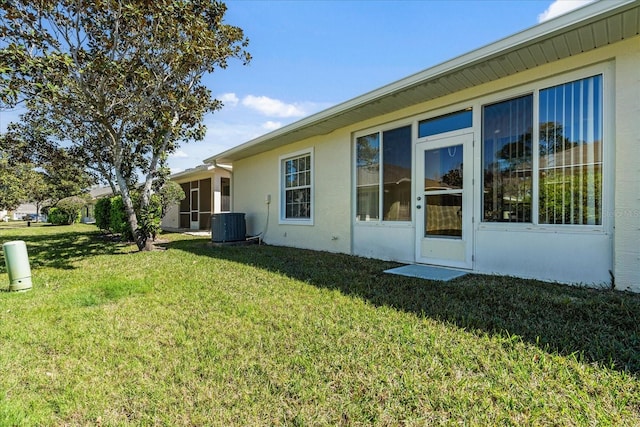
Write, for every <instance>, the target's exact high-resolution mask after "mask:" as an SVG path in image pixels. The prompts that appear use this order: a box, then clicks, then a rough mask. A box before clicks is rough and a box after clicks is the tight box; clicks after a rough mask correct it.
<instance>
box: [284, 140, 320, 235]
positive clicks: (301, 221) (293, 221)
mask: <svg viewBox="0 0 640 427" xmlns="http://www.w3.org/2000/svg"><path fill="white" fill-rule="evenodd" d="M313 151H314V150H313V147H310V148H307V149H304V150H300V151H295V152H293V153H288V154H285V155H282V156H280V157H279V158H278V163H279V177H280V178H279V179H280V182H279V187H280V203H279V210H280V212H279V215H278V218H279V220H278V223H279V224H290V225H313V221H314V220H313V217H314V214H313V212H314V210H315V209H314V207H315V177H314V170H315V163H314V158H313V157H314V156H313ZM306 156H309V161H310V176H311V178H310V179H311V183H310V184H309V189H310V195H309V203H310V205H311V206H310V211H311V212H310V214H309V218H287V217H286V213H287V210H286V209H287V207H286V204H287V197H286V191H287V188H286V187H285V185H286V180H285V173H286V168H285V163H286V162H287V161H288V160H293V159H296V158H300V157H306Z"/></svg>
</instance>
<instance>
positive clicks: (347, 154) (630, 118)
mask: <svg viewBox="0 0 640 427" xmlns="http://www.w3.org/2000/svg"><path fill="white" fill-rule="evenodd" d="M639 66H640V37H634V38H632V39H628V40H625V41H622V42H619V43H615V44H612V45H608V46H604V47H602V48H599V49H596V50H593V51H590V52H588V53H583V54H580V55H576V56H573V57H570V58H567V59H563V60H560V61H556V62H552V63H549V64H546V65H542V66H539V67H536V68H534V69H530V70H527V71H525V72H521V73H518V74H515V75H512V76H509V77H506V78H502V79H500V80H497V81H494V82H491V83H487V84H483V85H479V86H476V87H471V88H468V89H465V90H463V91H460V92H457V93H455V94H452V95H449V96H446V97H442V98H439V99H436V100H433V101H429V102H425V103H422V104H418V105H414V106H411V107H408V108H402V109H399V110H397V111H394V112H393V113H390V114H385V115H381V116H379V117H376V118H374V119H371V120H366V121H363V122H359V123H354V124H353V125H351V126H347V127H345V128H342V129H339V130H337V131H334V132H332V133H331V134H329V135H325V136H323V137H315V138H310V139H306V140H303V141H299V142H297V143H295V144H290V145H288V146H285V147H281V148H278V149H276V150H272V151H268V152H266V153H262V154H259V155H256V156H252V157H248V158H245V159H242V160H238V161H236V162H234V176H233V180H234V184H233V200H234V211H235V212H245V213H246V215H247V227H248V231H249V233H250V234H258V233H260V232H263V231H264V230H266V233H265V235H264V240H265V242H267V243H270V244H275V245H285V246H293V247H299V248H310V249H316V250H326V251H334V252H344V253H351V254H354V255H360V256H366V257H372V258H380V259H390V260H397V261H403V262H415V260H416V244H415V241H416V228H415V218H416V217H415V215H416V211H415V209H414V211H413V213H412V221H411V222H409V223H391V222H376V223H364V222H357V221H355V218H354V217H355V215H354V211H355V201H354V199H355V189H354V187H355V185H354V182H355V170H354V169H355V168H354V135H355V134H356V133H358V134H360V133H363V132H366V130H367V129H373V128H377V129H381V128H382V127H385V126H388V127H392V126H393V125H394V124H398V125H402V124H404V123H414V127H415V123H416V122H417V121H418V120H421V119H424V118H429V117H435V116H438V115H440V114H445V113H447V112H452V111H456V110H457V109H460V108H467V107H473V114H474V117H473V127H472V128H471V129H470V130H467V131H470V132H472V133H473V135H474V141H475V143H474V147H473V153H474V154H473V158H474V165H473V167H474V181H475V186H474V189H473V203H474V209H473V212H474V213H473V214H474V216H475V220H474V224H473V253H474V260H473V271H476V272H482V273H500V274H508V275H514V276H519V277H532V278H539V279H544V280H551V281H558V282H565V283H582V284H590V285H606V284H608V283H610V277H611V275H613V276H614V277H615V285H616V288H618V289H629V290H633V291H636V292H640V245H638V243H637V242H638V241H640V162H638V159H640V120H638V117H640V73H638V67H639ZM587 68H592V69H594V70H596V72H603V73H605V86H604V92H605V95H604V97H605V105H604V110H605V114H604V121H605V130H604V132H605V133H604V139H605V153H604V156H605V170H604V184H603V201H602V202H603V211H602V214H603V225H602V226H601V227H596V228H595V229H589V230H586V227H583V226H578V227H583V228H573V229H572V228H571V227H546V228H545V227H537V228H535V227H533V228H532V227H528V226H527V224H512V225H506V226H505V225H504V224H501V223H491V224H489V223H482V222H481V221H480V219H479V217H480V212H481V209H482V206H481V202H480V199H481V197H480V195H481V185H480V184H479V183H480V182H481V179H482V175H481V154H482V150H481V110H482V105H485V104H488V103H491V102H497V101H502V100H504V99H508V98H509V97H510V96H518V95H520V94H523V93H528V92H529V91H530V90H532V88H537V89H540V88H542V87H541V86H540V85H543V86H544V85H547V84H548V85H550V84H552V83H553V82H554V81H555V80H554V79H555V78H556V77H557V80H559V81H562V80H563V79H565V81H566V79H567V78H569V77H570V76H571V75H572V73H573V74H576V75H580V73H582V70H585V69H587ZM585 72H586V73H588V72H589V70H587V71H585ZM567 76H569V77H567ZM539 82H543V83H539ZM547 82H550V83H547ZM414 142H415V140H414ZM305 149H313V153H314V154H313V159H314V200H313V205H314V216H313V225H291V224H281V223H280V221H279V212H280V209H279V203H280V202H281V195H280V191H281V190H280V178H279V164H280V161H281V158H282V156H286V155H287V154H288V153H294V152H298V151H300V150H305ZM413 167H414V169H415V159H413ZM267 195H271V201H272V202H271V204H270V205H268V206H267V205H266V204H265V197H266V196H267ZM414 196H415V194H414ZM414 200H415V198H414ZM267 208H268V210H269V215H268V216H269V221H268V226H267V227H266V228H265V226H264V224H265V221H266V218H267ZM559 260H560V261H559ZM609 270H611V273H610V272H609Z"/></svg>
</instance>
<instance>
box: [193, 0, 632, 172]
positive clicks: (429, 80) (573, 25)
mask: <svg viewBox="0 0 640 427" xmlns="http://www.w3.org/2000/svg"><path fill="white" fill-rule="evenodd" d="M638 34H640V0H600V1H596V2H593V3H590V4H588V5H587V6H584V7H582V8H580V9H577V10H575V11H573V12H570V13H568V14H566V15H562V16H559V17H557V18H554V19H551V20H549V21H547V22H544V23H542V24H539V25H536V26H534V27H532V28H529V29H527V30H524V31H522V32H519V33H516V34H514V35H512V36H510V37H507V38H504V39H502V40H499V41H497V42H495V43H492V44H490V45H487V46H484V47H481V48H479V49H476V50H474V51H472V52H469V53H467V54H464V55H461V56H458V57H456V58H454V59H451V60H449V61H446V62H443V63H441V64H439V65H436V66H434V67H431V68H428V69H426V70H424V71H421V72H419V73H416V74H413V75H411V76H409V77H406V78H404V79H401V80H398V81H396V82H394V83H391V84H388V85H386V86H383V87H381V88H379V89H376V90H374V91H371V92H368V93H365V94H364V95H361V96H359V97H357V98H353V99H351V100H349V101H346V102H344V103H341V104H338V105H336V106H334V107H331V108H329V109H327V110H324V111H321V112H319V113H316V114H314V115H311V116H309V117H306V118H304V119H301V120H299V121H297V122H295V123H292V124H290V125H287V126H284V127H282V128H280V129H277V130H275V131H273V132H270V133H268V134H265V135H262V136H260V137H258V138H256V139H253V140H251V141H249V142H246V143H244V144H241V145H239V146H237V147H234V148H231V149H229V150H227V151H225V152H223V153H220V154H218V155H215V156H213V157H211V158H208V159H206V160H205V163H216V162H221V163H231V162H233V161H234V160H239V159H242V158H245V157H249V156H252V155H255V154H258V153H262V152H265V151H268V150H271V149H273V148H276V147H279V146H282V145H286V144H290V143H293V142H296V141H300V140H302V139H305V138H309V137H313V136H318V135H325V134H328V133H330V132H333V131H334V130H336V129H340V128H342V127H345V126H349V125H351V124H353V123H357V122H360V121H363V120H367V119H370V118H373V117H376V116H379V115H382V114H386V113H390V112H393V111H396V110H399V109H401V108H405V107H408V106H411V105H414V104H418V103H421V102H425V101H428V100H432V99H436V98H439V97H442V96H445V95H448V94H451V93H455V92H458V91H460V90H463V89H466V88H469V87H473V86H477V85H480V84H483V83H488V82H490V81H493V80H497V79H500V78H503V77H506V76H509V75H512V74H516V73H518V72H521V71H525V70H528V69H531V68H535V67H538V66H540V65H543V64H547V63H550V62H554V61H557V60H559V59H563V58H566V57H569V56H573V55H577V54H580V53H583V52H587V51H590V50H593V49H597V48H599V47H602V46H605V45H608V44H612V43H615V42H618V41H621V40H624V39H628V38H632V37H635V36H637V35H638Z"/></svg>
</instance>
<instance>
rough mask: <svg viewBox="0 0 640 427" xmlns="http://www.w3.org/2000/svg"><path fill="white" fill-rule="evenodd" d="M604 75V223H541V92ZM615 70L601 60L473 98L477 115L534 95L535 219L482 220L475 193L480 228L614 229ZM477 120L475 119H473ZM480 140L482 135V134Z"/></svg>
mask: <svg viewBox="0 0 640 427" xmlns="http://www.w3.org/2000/svg"><path fill="white" fill-rule="evenodd" d="M597 74H601V75H602V115H603V117H602V139H603V147H602V150H603V151H602V184H601V185H602V193H601V197H602V200H601V203H602V213H601V215H602V223H601V224H599V225H586V224H541V223H539V220H538V215H539V210H538V209H539V206H538V204H539V200H538V197H539V176H538V171H539V148H540V147H539V127H538V126H539V100H540V98H539V97H540V91H541V90H544V89H547V88H550V87H554V86H557V85H562V84H566V83H570V82H573V81H576V80H581V79H585V78H589V77H592V76H594V75H597ZM614 88H615V85H614V72H613V65H612V63H610V62H609V63H600V64H595V65H590V66H587V67H584V68H579V69H576V70H573V71H568V72H566V73H562V74H558V75H555V76H552V77H549V78H544V79H540V80H536V81H534V82H530V83H526V84H523V85H518V86H515V87H514V88H512V89H508V90H505V91H502V92H498V93H494V94H491V95H490V96H484V97H481V98H478V99H476V100H475V101H474V106H475V107H476V108H475V109H474V110H476V111H477V114H479V115H481V113H482V108H483V107H484V106H485V105H488V104H493V103H497V102H502V101H503V100H508V99H511V98H515V97H518V96H523V95H528V94H532V95H533V127H534V128H533V135H532V145H533V151H532V166H533V170H534V171H535V173H534V174H533V183H532V194H533V195H534V196H535V197H533V198H532V210H531V217H532V222H522V223H518V222H485V221H482V214H481V212H482V211H481V210H482V205H481V203H482V201H481V197H480V196H481V195H480V194H479V193H477V194H476V196H478V197H476V201H475V202H474V212H475V213H476V216H477V215H479V216H480V218H479V219H480V220H479V221H478V228H479V229H481V230H523V229H526V230H528V231H540V232H553V233H557V232H573V233H580V234H584V233H608V232H610V231H611V229H612V221H611V218H610V216H611V215H609V214H608V213H609V212H611V211H612V206H613V204H612V200H613V186H612V182H613V176H612V174H613V172H614V165H613V161H614V160H613V159H614V156H613V153H614V148H615V147H614V146H615V139H614V135H613V129H614V126H613V125H612V124H611V122H610V121H611V120H612V119H613V111H614V100H613V95H612V94H614ZM478 119H479V120H478V121H477V126H478V128H477V132H478V135H482V119H481V117H478ZM474 123H476V122H474ZM480 139H481V137H480ZM482 147H483V146H482V141H480V143H479V144H476V150H477V152H476V154H475V156H476V159H477V160H478V161H479V163H478V165H479V167H478V171H476V175H475V178H476V180H475V182H478V183H479V185H477V188H476V191H477V192H479V191H482V186H483V180H482V169H483V165H482V161H481V158H480V153H481V152H482V149H483V148H482Z"/></svg>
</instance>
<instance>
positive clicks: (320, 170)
mask: <svg viewBox="0 0 640 427" xmlns="http://www.w3.org/2000/svg"><path fill="white" fill-rule="evenodd" d="M349 140H350V134H349V132H347V131H344V130H341V131H339V132H334V133H332V134H330V135H327V136H326V137H324V138H312V139H309V140H305V141H302V142H300V143H297V144H292V145H289V146H286V147H283V148H282V149H278V150H272V151H269V152H267V153H263V154H260V155H257V156H253V157H250V158H247V159H244V160H240V161H238V162H234V174H233V185H232V199H233V210H234V212H244V213H245V214H246V216H245V219H246V223H247V233H248V234H249V235H257V234H260V233H263V232H264V231H265V230H266V233H265V234H264V236H263V240H264V241H265V242H266V243H269V244H273V245H282V246H294V247H298V248H307V249H316V250H322V251H329V252H343V253H350V252H351V232H350V229H351V227H350V224H351V201H350V200H351V188H350V184H351V149H350V144H349ZM345 141H346V143H345ZM307 149H313V163H314V165H313V167H314V174H315V182H314V200H313V210H314V211H313V225H302V224H300V225H298V224H281V218H280V206H279V204H280V202H281V196H280V176H279V164H280V158H281V157H282V156H287V155H289V154H291V153H295V152H299V151H301V150H307ZM236 169H239V170H240V171H241V172H240V173H239V174H236V173H235V171H236ZM268 195H269V196H270V198H271V203H269V204H267V203H265V199H266V197H267V196H268ZM267 215H268V218H269V221H268V226H266V221H267Z"/></svg>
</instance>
